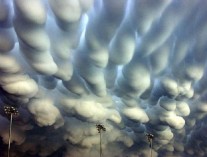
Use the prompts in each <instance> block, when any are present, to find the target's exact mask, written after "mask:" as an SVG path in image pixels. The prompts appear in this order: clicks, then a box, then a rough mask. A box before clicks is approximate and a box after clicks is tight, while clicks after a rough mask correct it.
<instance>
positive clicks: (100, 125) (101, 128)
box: [96, 124, 106, 157]
mask: <svg viewBox="0 0 207 157" xmlns="http://www.w3.org/2000/svg"><path fill="white" fill-rule="evenodd" d="M96 128H97V130H98V133H99V134H100V149H99V150H100V157H101V156H102V147H101V131H106V128H105V127H104V125H103V124H96Z"/></svg>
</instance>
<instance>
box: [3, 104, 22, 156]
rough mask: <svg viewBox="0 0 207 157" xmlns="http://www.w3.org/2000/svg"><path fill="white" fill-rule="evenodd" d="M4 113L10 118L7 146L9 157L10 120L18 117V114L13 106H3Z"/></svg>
mask: <svg viewBox="0 0 207 157" xmlns="http://www.w3.org/2000/svg"><path fill="white" fill-rule="evenodd" d="M4 112H5V114H6V115H9V116H10V124H9V142H8V143H9V144H8V153H7V154H8V157H9V154H10V144H11V136H12V133H11V130H12V119H13V115H14V116H18V115H19V112H18V110H17V109H16V108H15V107H13V106H4Z"/></svg>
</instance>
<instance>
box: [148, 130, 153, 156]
mask: <svg viewBox="0 0 207 157" xmlns="http://www.w3.org/2000/svg"><path fill="white" fill-rule="evenodd" d="M146 137H147V140H148V142H149V144H150V157H152V140H153V138H154V135H153V134H150V133H147V134H146Z"/></svg>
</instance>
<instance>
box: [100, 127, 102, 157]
mask: <svg viewBox="0 0 207 157" xmlns="http://www.w3.org/2000/svg"><path fill="white" fill-rule="evenodd" d="M101 155H102V147H101V130H100V157H101Z"/></svg>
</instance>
